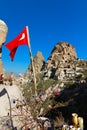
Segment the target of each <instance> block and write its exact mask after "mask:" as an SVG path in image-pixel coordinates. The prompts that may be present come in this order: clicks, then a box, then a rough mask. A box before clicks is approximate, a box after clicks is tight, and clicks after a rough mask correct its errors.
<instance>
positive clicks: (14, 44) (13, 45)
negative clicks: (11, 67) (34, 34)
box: [5, 26, 29, 61]
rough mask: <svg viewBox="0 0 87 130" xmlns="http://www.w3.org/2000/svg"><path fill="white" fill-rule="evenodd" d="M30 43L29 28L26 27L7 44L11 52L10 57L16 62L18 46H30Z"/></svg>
mask: <svg viewBox="0 0 87 130" xmlns="http://www.w3.org/2000/svg"><path fill="white" fill-rule="evenodd" d="M28 43H29V37H28V27H27V26H26V27H25V28H24V29H23V30H22V31H21V33H20V34H19V35H18V36H17V37H16V38H14V39H13V40H12V41H10V42H8V43H7V44H5V46H6V47H7V48H8V49H9V50H10V57H11V59H12V61H13V60H14V56H15V53H16V50H17V48H18V46H21V45H24V44H25V45H28Z"/></svg>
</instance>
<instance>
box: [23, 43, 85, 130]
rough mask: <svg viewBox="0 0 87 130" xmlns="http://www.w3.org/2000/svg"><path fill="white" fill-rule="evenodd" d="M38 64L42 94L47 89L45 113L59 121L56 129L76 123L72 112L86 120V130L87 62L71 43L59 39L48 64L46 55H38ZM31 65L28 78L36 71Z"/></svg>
mask: <svg viewBox="0 0 87 130" xmlns="http://www.w3.org/2000/svg"><path fill="white" fill-rule="evenodd" d="M39 56H40V55H39ZM41 57H43V56H42V55H41ZM35 60H36V61H37V62H35ZM34 65H35V72H36V79H37V89H38V94H40V93H41V91H42V92H43V91H44V96H40V99H41V104H40V102H39V106H40V105H41V106H43V109H44V112H43V113H42V116H43V115H45V116H47V117H48V118H51V119H53V120H55V122H54V124H55V129H57V130H58V129H60V130H61V129H62V128H61V127H62V126H63V125H64V124H68V125H72V119H71V115H72V113H78V115H79V116H81V117H83V119H84V130H87V125H86V124H87V114H86V113H87V105H86V102H87V61H85V60H81V59H79V58H78V57H77V54H76V51H75V48H74V47H73V46H72V45H71V44H69V43H67V42H59V43H58V44H57V45H56V46H55V47H54V48H53V50H52V52H51V54H50V56H49V58H48V60H47V62H46V63H45V61H44V58H40V57H39V58H38V57H37V55H36V56H35V57H34ZM30 66H31V65H29V68H28V70H27V73H26V77H27V78H29V77H30V74H31V73H32V71H31V69H30ZM30 72H31V73H30ZM38 79H39V80H38ZM29 86H32V84H31V81H30V83H29V84H28V85H27V86H26V87H25V90H27V89H28V88H29ZM28 94H29V93H28V92H27V93H26V95H27V98H28ZM42 101H43V102H42ZM37 105H38V103H37ZM61 114H62V116H60V115H61Z"/></svg>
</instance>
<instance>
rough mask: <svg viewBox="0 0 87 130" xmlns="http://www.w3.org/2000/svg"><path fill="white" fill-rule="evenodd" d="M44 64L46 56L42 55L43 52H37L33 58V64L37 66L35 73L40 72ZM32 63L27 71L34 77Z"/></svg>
mask: <svg viewBox="0 0 87 130" xmlns="http://www.w3.org/2000/svg"><path fill="white" fill-rule="evenodd" d="M43 64H44V57H43V56H42V53H41V52H37V54H36V56H35V57H34V58H33V65H34V68H35V74H38V73H40V72H41V68H42V66H43ZM32 71H33V70H32V65H31V64H30V65H29V67H28V70H27V71H26V74H25V75H26V76H27V77H31V78H32Z"/></svg>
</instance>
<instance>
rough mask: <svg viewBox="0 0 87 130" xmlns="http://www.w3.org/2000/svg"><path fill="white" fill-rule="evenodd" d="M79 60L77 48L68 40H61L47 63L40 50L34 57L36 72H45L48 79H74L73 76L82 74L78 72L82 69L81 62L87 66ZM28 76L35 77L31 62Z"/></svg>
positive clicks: (45, 78)
mask: <svg viewBox="0 0 87 130" xmlns="http://www.w3.org/2000/svg"><path fill="white" fill-rule="evenodd" d="M80 61H81V60H78V58H77V54H76V51H75V48H74V47H73V46H72V45H71V44H69V43H67V42H59V43H58V44H57V45H56V46H55V47H54V48H53V50H52V52H51V55H50V56H49V58H48V61H47V62H46V63H45V62H44V58H43V56H42V54H41V53H40V52H38V53H37V54H36V56H35V57H34V59H33V62H34V67H35V73H36V74H38V73H43V75H44V76H43V79H44V80H47V79H49V78H53V79H55V80H67V79H73V77H76V76H77V77H78V76H81V73H78V69H80V70H81V68H79V67H81V66H82V65H81V66H79V64H84V67H85V68H86V65H85V64H87V63H86V62H82V63H80ZM26 77H28V78H29V79H33V73H32V69H31V64H30V66H29V68H28V70H27V72H26Z"/></svg>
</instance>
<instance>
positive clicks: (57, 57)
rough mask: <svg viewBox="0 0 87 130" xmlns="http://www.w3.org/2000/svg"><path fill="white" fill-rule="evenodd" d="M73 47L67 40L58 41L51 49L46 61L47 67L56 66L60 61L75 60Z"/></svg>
mask: <svg viewBox="0 0 87 130" xmlns="http://www.w3.org/2000/svg"><path fill="white" fill-rule="evenodd" d="M76 59H77V56H76V51H75V48H74V47H73V46H72V45H70V44H69V43H67V42H60V43H58V44H57V45H56V46H55V47H54V48H53V50H52V52H51V56H50V57H49V59H48V62H47V68H48V69H49V68H51V67H53V66H54V67H57V66H58V65H59V64H60V63H61V62H63V63H64V62H69V61H73V60H76Z"/></svg>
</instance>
